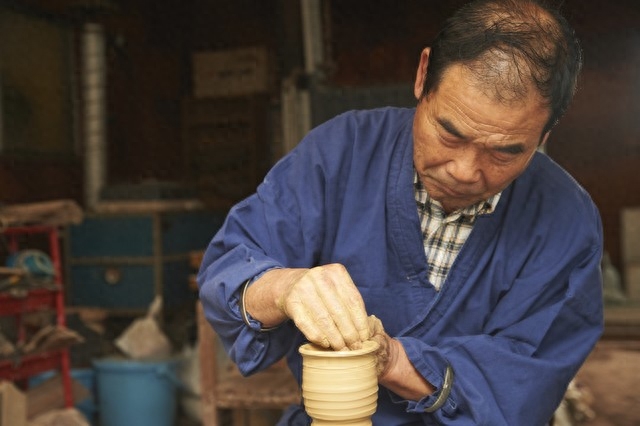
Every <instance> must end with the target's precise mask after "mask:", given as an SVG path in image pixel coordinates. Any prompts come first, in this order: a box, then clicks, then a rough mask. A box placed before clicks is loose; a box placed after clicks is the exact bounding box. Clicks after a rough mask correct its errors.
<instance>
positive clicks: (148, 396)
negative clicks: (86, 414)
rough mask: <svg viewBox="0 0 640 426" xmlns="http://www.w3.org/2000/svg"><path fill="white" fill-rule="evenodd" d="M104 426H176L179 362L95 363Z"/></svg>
mask: <svg viewBox="0 0 640 426" xmlns="http://www.w3.org/2000/svg"><path fill="white" fill-rule="evenodd" d="M93 365H94V367H95V369H96V379H97V380H96V381H97V385H98V404H99V405H98V410H99V412H100V425H101V426H127V425H135V426H173V424H174V422H175V418H176V406H177V388H178V386H179V382H178V379H177V378H176V369H177V366H178V360H175V359H172V360H157V361H156V360H153V361H146V360H145V361H133V360H126V359H118V358H105V359H100V360H94V361H93Z"/></svg>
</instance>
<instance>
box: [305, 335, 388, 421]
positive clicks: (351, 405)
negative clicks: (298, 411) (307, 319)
mask: <svg viewBox="0 0 640 426" xmlns="http://www.w3.org/2000/svg"><path fill="white" fill-rule="evenodd" d="M377 349H378V344H377V343H376V342H374V341H367V342H364V344H363V347H362V348H361V349H357V350H352V351H333V350H330V349H324V348H322V347H320V346H316V345H314V344H311V343H307V344H305V345H302V346H300V354H301V355H302V397H303V399H304V406H305V410H306V411H307V414H309V416H310V417H311V419H312V420H313V421H312V423H311V424H312V425H313V426H337V425H349V426H371V416H372V415H373V413H375V411H376V408H377V403H378V377H377V374H376V357H375V351H376V350H377Z"/></svg>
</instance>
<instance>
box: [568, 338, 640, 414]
mask: <svg viewBox="0 0 640 426" xmlns="http://www.w3.org/2000/svg"><path fill="white" fill-rule="evenodd" d="M639 381H640V340H634V341H606V340H603V341H601V342H599V343H598V344H597V345H596V348H595V349H594V351H593V352H592V353H591V355H590V356H589V358H588V359H587V361H586V362H585V364H584V365H583V366H582V368H581V369H580V371H579V372H578V375H577V377H576V383H577V384H578V386H579V387H581V388H583V389H584V391H585V393H586V394H587V395H588V397H587V398H585V399H586V401H585V402H587V403H588V406H589V407H590V408H591V409H592V410H593V418H592V419H587V420H586V421H584V422H582V423H580V425H581V426H582V425H586V426H638V425H640V391H639V390H638V382H639Z"/></svg>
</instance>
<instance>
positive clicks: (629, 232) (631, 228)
mask: <svg viewBox="0 0 640 426" xmlns="http://www.w3.org/2000/svg"><path fill="white" fill-rule="evenodd" d="M620 219H621V220H620V222H621V223H620V236H621V240H622V258H623V262H624V263H625V264H627V263H640V207H629V208H625V209H623V210H622V214H621V217H620Z"/></svg>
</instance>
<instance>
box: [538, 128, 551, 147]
mask: <svg viewBox="0 0 640 426" xmlns="http://www.w3.org/2000/svg"><path fill="white" fill-rule="evenodd" d="M550 134H551V130H549V131H547V133H545V134H544V135H543V136H542V139H540V143H539V144H538V148H542V147H543V146H544V144H546V143H547V139H549V135H550Z"/></svg>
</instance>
